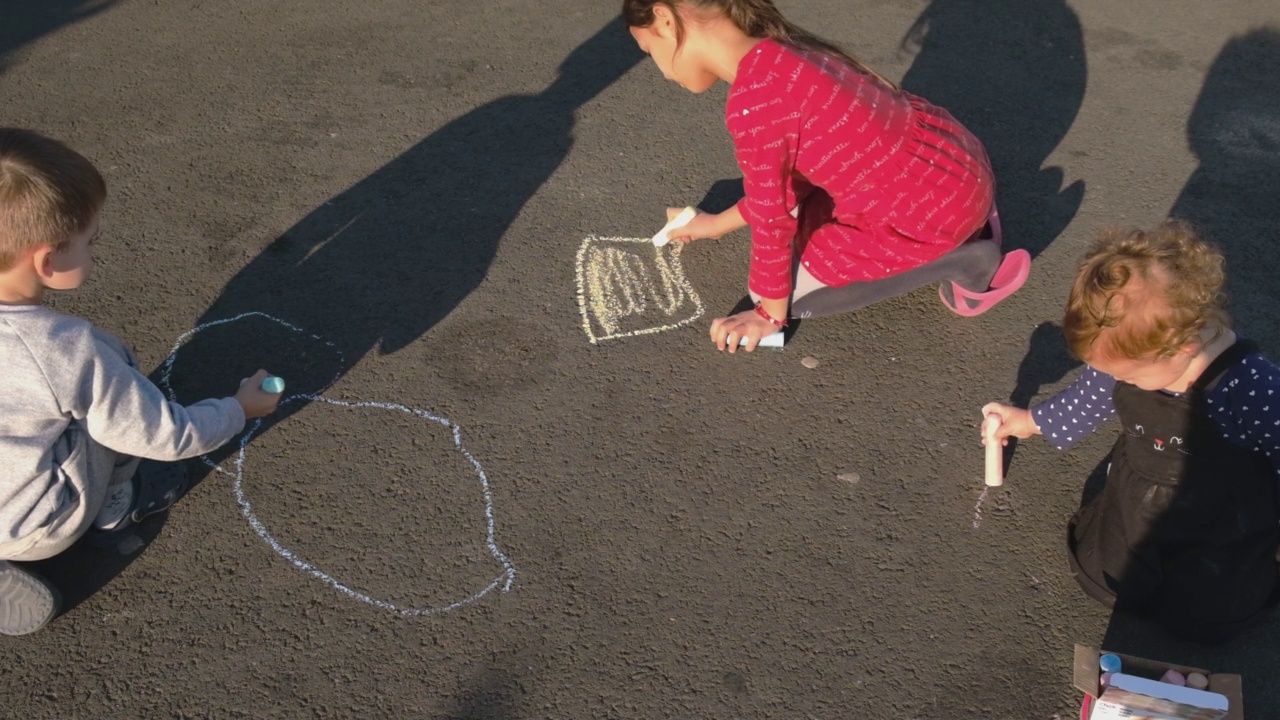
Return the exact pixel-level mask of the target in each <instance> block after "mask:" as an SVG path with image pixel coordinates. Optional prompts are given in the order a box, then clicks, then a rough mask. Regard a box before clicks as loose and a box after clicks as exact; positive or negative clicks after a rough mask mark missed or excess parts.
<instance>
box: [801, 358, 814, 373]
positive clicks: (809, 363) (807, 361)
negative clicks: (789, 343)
mask: <svg viewBox="0 0 1280 720" xmlns="http://www.w3.org/2000/svg"><path fill="white" fill-rule="evenodd" d="M800 364H801V365H803V366H805V367H807V368H809V369H810V370H812V369H814V368H816V367H818V358H816V357H812V356H810V355H806V356H804V357H803V358H800Z"/></svg>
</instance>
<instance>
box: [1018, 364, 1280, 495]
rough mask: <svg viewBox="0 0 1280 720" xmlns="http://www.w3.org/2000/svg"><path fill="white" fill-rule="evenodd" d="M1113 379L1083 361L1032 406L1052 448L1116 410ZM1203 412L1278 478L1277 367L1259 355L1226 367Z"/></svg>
mask: <svg viewBox="0 0 1280 720" xmlns="http://www.w3.org/2000/svg"><path fill="white" fill-rule="evenodd" d="M1115 387H1116V379H1115V378H1114V377H1112V376H1110V375H1108V374H1106V373H1104V372H1101V371H1099V370H1097V369H1096V368H1093V367H1091V366H1088V365H1086V366H1085V369H1084V372H1083V373H1081V374H1080V377H1079V378H1077V379H1076V381H1075V382H1073V383H1071V385H1070V386H1069V387H1067V388H1066V389H1065V390H1063V391H1062V392H1060V393H1058V394H1057V395H1054V396H1053V397H1051V398H1049V399H1048V400H1044V401H1043V402H1039V403H1036V404H1035V405H1033V406H1031V417H1032V418H1033V419H1034V420H1035V422H1036V425H1037V426H1039V428H1040V432H1042V433H1044V437H1045V439H1046V440H1048V441H1049V442H1050V443H1051V444H1052V445H1053V446H1054V447H1056V448H1058V449H1060V450H1064V449H1066V448H1069V447H1071V446H1072V445H1075V444H1076V443H1078V442H1080V440H1082V439H1084V437H1085V436H1086V435H1088V434H1089V433H1091V432H1093V431H1094V430H1096V429H1098V427H1099V426H1100V425H1102V423H1104V422H1106V420H1107V419H1108V418H1110V417H1111V416H1112V415H1115V414H1116V408H1115V405H1114V403H1113V402H1112V400H1111V396H1112V393H1113V392H1114V391H1115ZM1206 401H1207V405H1206V407H1205V412H1207V413H1208V415H1209V417H1210V418H1211V419H1212V420H1213V422H1214V424H1215V425H1216V426H1217V427H1218V429H1219V430H1221V431H1222V437H1223V438H1224V439H1226V440H1229V441H1230V442H1231V443H1232V444H1234V445H1238V446H1240V447H1243V448H1248V449H1250V450H1253V451H1254V452H1260V453H1262V454H1264V455H1266V456H1267V459H1269V460H1270V461H1271V466H1272V468H1274V469H1275V470H1276V475H1277V477H1278V478H1280V367H1276V366H1275V365H1274V364H1272V363H1271V361H1269V360H1267V359H1266V358H1265V357H1263V356H1262V355H1260V354H1257V353H1255V354H1253V355H1248V356H1246V357H1245V358H1244V359H1243V360H1241V361H1240V362H1239V363H1238V364H1236V365H1235V366H1233V367H1231V368H1229V369H1228V370H1227V372H1226V373H1225V374H1224V375H1223V376H1222V380H1221V381H1220V382H1219V383H1218V385H1217V386H1216V387H1214V388H1213V389H1211V390H1210V391H1209V392H1208V396H1207V398H1206Z"/></svg>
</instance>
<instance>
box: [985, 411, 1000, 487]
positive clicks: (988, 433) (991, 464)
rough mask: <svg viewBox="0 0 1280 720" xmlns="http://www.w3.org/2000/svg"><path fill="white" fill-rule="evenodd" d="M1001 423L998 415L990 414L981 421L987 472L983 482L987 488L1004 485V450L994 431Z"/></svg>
mask: <svg viewBox="0 0 1280 720" xmlns="http://www.w3.org/2000/svg"><path fill="white" fill-rule="evenodd" d="M1001 422H1003V421H1002V420H1001V419H1000V416H999V415H996V414H995V413H991V414H989V415H987V419H986V420H983V421H982V437H984V438H986V441H987V472H986V477H985V482H986V483H987V485H988V486H989V487H996V486H998V485H1003V484H1004V450H1003V449H1002V448H1001V447H1000V440H999V439H998V438H996V430H998V429H1000V423H1001Z"/></svg>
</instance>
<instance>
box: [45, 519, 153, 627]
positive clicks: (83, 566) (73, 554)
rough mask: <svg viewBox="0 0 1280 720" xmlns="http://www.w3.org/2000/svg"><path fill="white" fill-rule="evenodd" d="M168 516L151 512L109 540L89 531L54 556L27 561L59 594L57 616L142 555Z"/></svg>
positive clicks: (102, 585) (77, 603) (87, 596)
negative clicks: (60, 599) (95, 535)
mask: <svg viewBox="0 0 1280 720" xmlns="http://www.w3.org/2000/svg"><path fill="white" fill-rule="evenodd" d="M168 518H169V513H167V512H165V513H160V514H158V515H153V516H151V517H149V518H147V519H146V520H144V521H142V522H141V523H138V524H136V525H133V526H131V527H128V528H126V529H124V530H121V531H119V533H113V534H112V536H111V539H110V541H109V542H108V541H103V540H95V538H94V535H93V534H89V535H86V536H84V537H82V538H80V540H79V541H77V542H76V543H75V544H74V545H72V546H71V547H70V548H67V549H66V550H65V551H63V552H61V553H59V554H58V555H55V556H53V557H51V558H48V559H47V560H40V561H37V562H34V563H29V565H30V567H31V569H33V570H35V571H36V572H37V573H39V574H40V575H43V576H44V577H45V578H46V579H47V580H49V582H51V583H53V585H54V587H56V588H58V592H59V593H60V594H61V595H62V604H61V607H60V608H59V609H58V615H59V617H60V616H62V615H66V614H67V613H69V612H71V611H72V610H74V609H75V608H76V606H77V605H79V604H80V603H82V602H84V601H85V600H87V599H88V598H89V597H90V596H92V595H93V594H94V593H96V592H98V590H100V589H102V588H103V587H105V586H106V585H107V583H109V582H111V581H112V580H113V579H114V578H115V577H116V576H117V575H119V574H120V573H121V572H123V571H124V569H125V568H126V567H128V566H129V565H130V563H132V562H133V561H135V560H137V559H138V558H140V557H142V555H143V553H144V552H145V551H146V549H147V548H148V547H150V545H151V543H152V541H154V540H155V539H156V538H157V537H159V535H160V532H161V530H162V529H163V528H164V525H165V523H166V522H167V521H168Z"/></svg>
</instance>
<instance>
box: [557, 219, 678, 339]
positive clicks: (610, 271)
mask: <svg viewBox="0 0 1280 720" xmlns="http://www.w3.org/2000/svg"><path fill="white" fill-rule="evenodd" d="M683 249H684V244H683V243H668V244H667V245H664V246H663V247H660V248H659V247H654V246H653V242H652V241H650V239H649V238H620V237H596V236H595V235H589V236H587V238H586V239H585V240H583V241H582V247H580V248H579V249H578V261H577V275H578V309H579V310H581V312H582V329H583V330H584V331H585V332H586V333H587V339H588V340H590V341H591V343H592V344H595V343H598V342H600V341H601V340H613V339H616V338H623V337H631V336H633V335H648V334H650V333H657V332H662V331H664V330H673V329H675V328H678V327H681V326H683V325H688V324H689V323H691V322H693V321H694V320H697V319H698V318H700V317H702V313H703V307H702V298H700V297H698V293H697V292H695V291H694V289H693V287H692V286H690V285H689V281H688V280H686V279H685V277H684V268H683V267H682V266H681V265H680V252H681V250H683Z"/></svg>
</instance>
